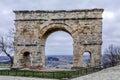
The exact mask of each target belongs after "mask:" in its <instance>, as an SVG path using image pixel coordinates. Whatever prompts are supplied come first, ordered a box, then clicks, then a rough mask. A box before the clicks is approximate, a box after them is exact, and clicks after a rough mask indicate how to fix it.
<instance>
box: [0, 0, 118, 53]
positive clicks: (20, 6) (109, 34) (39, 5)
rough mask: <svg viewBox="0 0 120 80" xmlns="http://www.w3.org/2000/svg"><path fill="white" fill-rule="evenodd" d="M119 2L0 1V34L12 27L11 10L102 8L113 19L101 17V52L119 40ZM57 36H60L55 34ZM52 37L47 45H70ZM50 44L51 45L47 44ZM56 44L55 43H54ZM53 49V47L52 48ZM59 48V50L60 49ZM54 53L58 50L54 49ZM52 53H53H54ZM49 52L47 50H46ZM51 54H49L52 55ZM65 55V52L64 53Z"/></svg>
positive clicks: (107, 0) (72, 0) (89, 0)
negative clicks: (109, 13)
mask: <svg viewBox="0 0 120 80" xmlns="http://www.w3.org/2000/svg"><path fill="white" fill-rule="evenodd" d="M119 3H120V1H119V0H114V1H113V0H104V1H102V0H1V1H0V12H1V13H0V18H1V19H0V34H3V33H7V30H8V28H10V27H14V16H15V15H14V13H13V10H60V9H86V8H103V9H105V12H112V13H114V15H115V17H114V19H113V18H111V19H109V18H107V17H106V16H107V14H106V15H105V16H104V17H103V42H104V43H103V50H104V48H105V47H107V45H109V44H111V43H113V44H116V43H119V40H120V32H119V30H120V27H119V25H120V23H119V22H120V16H119V14H120V5H119ZM57 35H58V36H60V35H61V33H60V34H57ZM58 36H55V37H54V36H53V40H50V41H49V42H48V43H47V44H48V45H51V44H52V43H54V42H56V41H57V40H60V41H61V42H62V43H63V44H66V46H65V47H64V46H62V45H61V47H62V48H64V49H67V48H66V47H68V46H67V45H68V44H70V43H72V40H71V39H68V38H64V37H66V36H64V37H61V38H60V37H58ZM49 43H51V44H49ZM56 44H57V42H56ZM51 46H52V45H51ZM52 47H53V46H52ZM62 48H61V49H62ZM54 50H55V51H56V52H57V50H58V48H55V49H54ZM55 51H53V52H55ZM48 52H49V50H48ZM53 52H51V53H53ZM66 53H67V52H66Z"/></svg>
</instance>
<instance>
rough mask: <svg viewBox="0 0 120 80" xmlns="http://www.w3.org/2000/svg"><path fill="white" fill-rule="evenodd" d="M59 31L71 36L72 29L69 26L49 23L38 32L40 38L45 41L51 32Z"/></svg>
mask: <svg viewBox="0 0 120 80" xmlns="http://www.w3.org/2000/svg"><path fill="white" fill-rule="evenodd" d="M60 30H61V31H65V32H67V33H69V34H70V35H71V36H72V27H70V26H69V25H67V24H65V23H50V24H48V25H46V26H45V27H43V28H42V29H41V30H40V37H41V38H44V39H45V38H47V36H49V34H51V33H52V32H55V31H60ZM72 37H73V36H72Z"/></svg>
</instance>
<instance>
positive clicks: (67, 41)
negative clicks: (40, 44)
mask: <svg viewBox="0 0 120 80" xmlns="http://www.w3.org/2000/svg"><path fill="white" fill-rule="evenodd" d="M45 56H46V60H45V66H46V67H47V68H71V67H72V66H73V38H72V37H71V35H70V34H68V33H67V32H65V31H55V32H53V33H51V34H50V35H49V36H48V37H47V39H46V44H45Z"/></svg>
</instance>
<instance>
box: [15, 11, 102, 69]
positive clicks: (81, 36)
mask: <svg viewBox="0 0 120 80" xmlns="http://www.w3.org/2000/svg"><path fill="white" fill-rule="evenodd" d="M14 12H15V14H16V19H15V27H16V34H15V56H14V66H17V67H24V65H23V64H24V63H25V62H24V60H25V58H24V53H25V52H29V53H30V55H29V57H30V60H29V63H30V64H29V65H27V66H42V67H43V68H44V67H45V41H46V38H47V37H48V36H49V35H50V34H51V33H53V32H55V31H59V30H62V31H65V32H67V33H69V34H70V35H71V36H72V37H73V41H74V44H73V48H74V52H73V54H74V64H73V66H74V67H82V66H83V65H82V54H83V53H84V52H86V51H88V52H90V53H91V62H90V66H95V65H97V64H99V63H100V54H101V44H102V13H103V9H84V10H71V11H65V10H63V11H39V10H38V11H14ZM63 45H64V44H63Z"/></svg>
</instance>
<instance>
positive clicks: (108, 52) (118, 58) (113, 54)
mask: <svg viewBox="0 0 120 80" xmlns="http://www.w3.org/2000/svg"><path fill="white" fill-rule="evenodd" d="M119 62H120V46H115V45H112V44H111V45H110V46H109V47H108V48H107V49H105V51H104V54H103V56H102V63H103V65H104V67H110V66H115V65H117V64H118V63H119Z"/></svg>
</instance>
